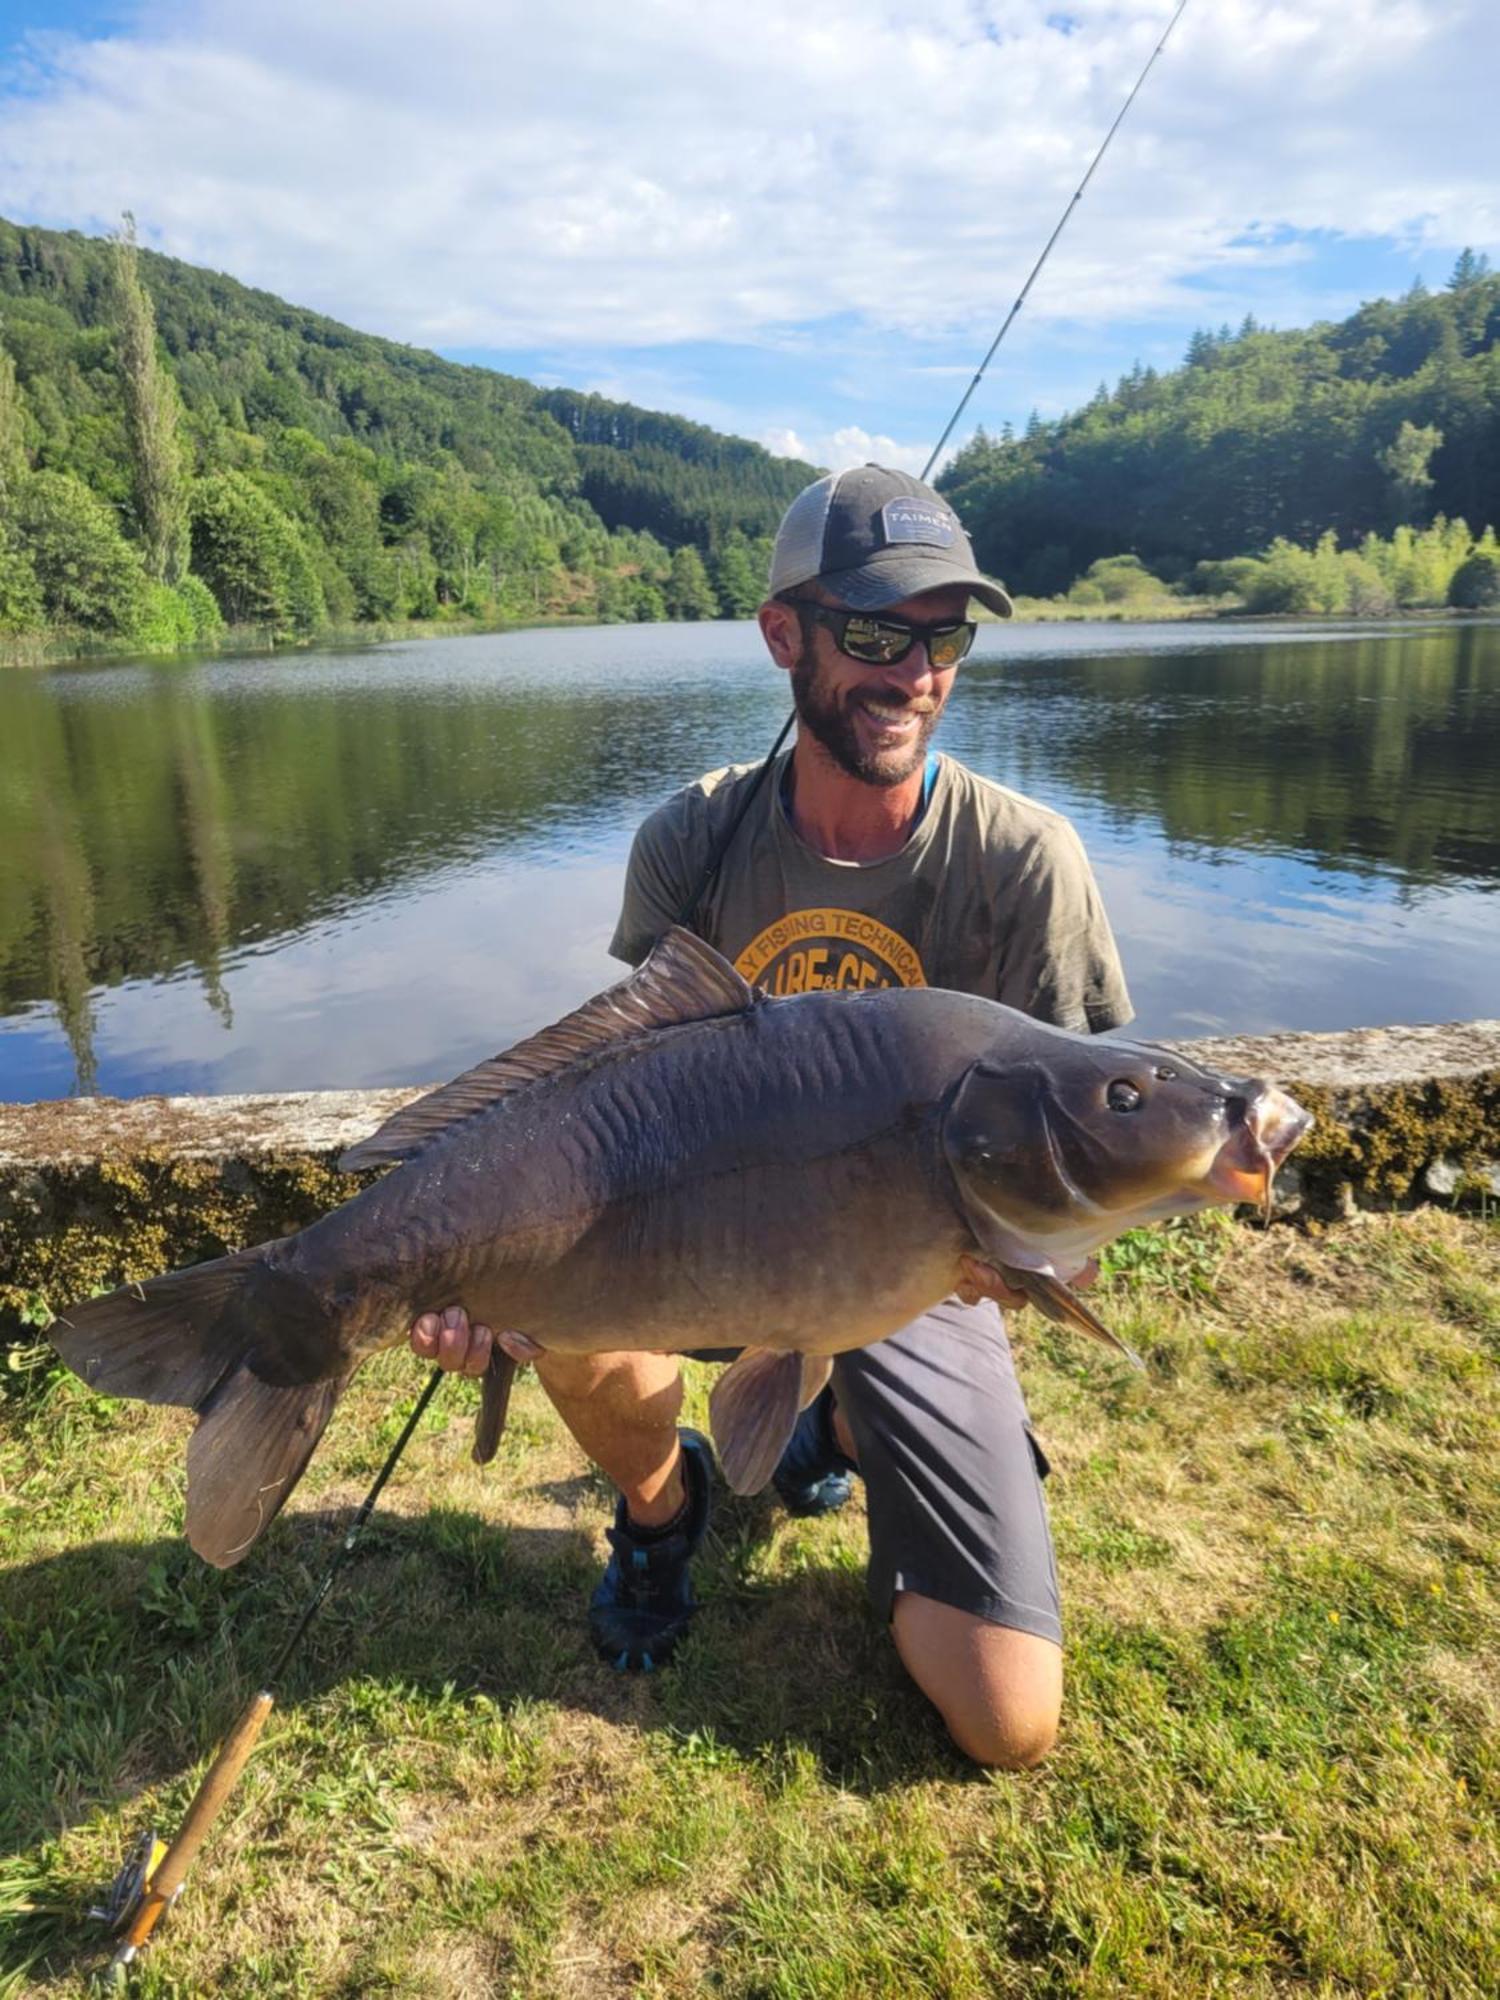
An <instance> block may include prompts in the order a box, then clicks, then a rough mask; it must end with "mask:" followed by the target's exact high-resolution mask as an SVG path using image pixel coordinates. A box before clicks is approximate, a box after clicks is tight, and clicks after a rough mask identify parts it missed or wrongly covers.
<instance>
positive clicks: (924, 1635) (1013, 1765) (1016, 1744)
mask: <svg viewBox="0 0 1500 2000" xmlns="http://www.w3.org/2000/svg"><path fill="white" fill-rule="evenodd" d="M892 1631H893V1634H894V1637H895V1641H896V1649H897V1651H898V1652H899V1653H900V1655H901V1659H902V1663H903V1664H904V1666H905V1667H906V1670H907V1672H908V1673H909V1674H910V1675H911V1677H912V1679H913V1680H914V1681H915V1682H916V1683H917V1686H918V1687H919V1688H921V1690H922V1692H923V1693H924V1694H925V1695H926V1696H927V1698H928V1700H929V1701H930V1702H931V1703H932V1704H933V1706H934V1707H935V1708H936V1709H937V1711H938V1713H939V1714H940V1715H941V1716H942V1718H943V1721H944V1723H945V1724H946V1726H947V1730H948V1734H949V1735H950V1736H951V1737H952V1738H953V1741H954V1742H955V1743H956V1744H957V1746H958V1748H959V1749H960V1750H962V1751H963V1753H964V1755H965V1756H966V1757H972V1758H973V1759H974V1761H975V1763H976V1764H984V1765H986V1766H989V1767H991V1768H993V1769H996V1770H1004V1771H1024V1770H1030V1769H1031V1768H1032V1766H1034V1765H1036V1764H1040V1763H1041V1761H1042V1759H1043V1758H1044V1757H1045V1756H1046V1755H1047V1752H1048V1751H1049V1750H1050V1749H1051V1748H1052V1746H1053V1744H1054V1743H1055V1742H1056V1740H1057V1725H1058V1719H1059V1717H1060V1715H1061V1712H1062V1651H1061V1648H1060V1647H1058V1646H1055V1645H1054V1644H1053V1643H1052V1641H1051V1640H1050V1639H1043V1638H1040V1637H1039V1636H1038V1635H1037V1634H1036V1633H1034V1632H1019V1631H1015V1630H1013V1629H1012V1628H1011V1627H1009V1626H1005V1625H994V1624H991V1623H990V1621H989V1620H988V1619H984V1618H980V1617H977V1616H976V1615H975V1614H974V1613H973V1612H969V1611H960V1610H958V1609H957V1608H956V1607H955V1606H953V1605H951V1604H942V1603H939V1602H938V1600H937V1599H936V1598H931V1597H923V1596H921V1595H919V1594H918V1593H917V1592H915V1591H901V1592H899V1593H898V1595H897V1598H896V1605H895V1612H894V1615H893V1618H892Z"/></svg>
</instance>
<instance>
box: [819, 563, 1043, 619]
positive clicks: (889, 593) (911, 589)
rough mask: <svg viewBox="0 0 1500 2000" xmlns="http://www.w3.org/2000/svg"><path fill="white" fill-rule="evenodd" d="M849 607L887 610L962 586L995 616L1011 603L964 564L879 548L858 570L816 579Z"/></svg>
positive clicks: (1001, 615) (1009, 609)
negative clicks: (926, 592) (928, 593)
mask: <svg viewBox="0 0 1500 2000" xmlns="http://www.w3.org/2000/svg"><path fill="white" fill-rule="evenodd" d="M818 582H819V583H821V584H822V586H823V588H824V589H825V590H829V591H832V592H833V594H834V595H835V596H836V597H837V598H838V599H839V600H840V602H841V603H844V604H847V605H848V606H849V608H850V609H851V610H852V611H887V610H889V609H890V607H891V605H893V604H899V603H900V602H901V600H902V598H904V597H916V596H918V595H920V593H921V592H922V591H924V590H953V589H955V588H956V589H959V590H967V591H968V593H969V595H970V596H971V597H977V598H978V599H979V601H980V603H981V604H982V605H984V606H985V608H986V609H987V610H989V611H993V612H994V613H995V615H996V616H997V617H999V618H1009V617H1010V615H1011V613H1012V612H1013V611H1014V609H1015V606H1014V605H1013V604H1012V603H1011V601H1010V598H1009V597H1008V596H1007V595H1006V593H1005V592H1004V591H1003V590H1002V589H1001V588H1000V585H999V584H998V583H996V582H994V581H993V580H992V579H991V578H990V577H987V576H981V575H980V574H979V571H978V570H977V569H972V568H970V566H969V565H968V564H967V563H961V562H950V561H948V559H947V558H946V557H944V556H942V555H940V554H938V553H936V552H933V553H928V554H918V553H917V552H916V550H914V549H910V548H905V549H896V548H891V549H882V550H881V551H880V553H879V554H878V555H874V556H871V557H870V559H869V560H868V561H867V562H862V563H861V564H860V565H859V567H858V568H857V569H840V570H825V571H824V573H823V574H822V575H821V576H820V577H819V578H818Z"/></svg>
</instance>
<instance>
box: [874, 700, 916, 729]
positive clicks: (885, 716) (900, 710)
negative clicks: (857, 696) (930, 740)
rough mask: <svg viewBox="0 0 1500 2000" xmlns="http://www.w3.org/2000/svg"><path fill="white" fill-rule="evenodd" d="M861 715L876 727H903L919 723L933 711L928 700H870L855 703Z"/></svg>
mask: <svg viewBox="0 0 1500 2000" xmlns="http://www.w3.org/2000/svg"><path fill="white" fill-rule="evenodd" d="M856 705H857V707H858V710H859V712H860V714H861V715H863V716H865V717H866V718H867V719H868V720H869V721H871V722H873V723H874V724H875V726H876V728H878V729H904V728H905V727H906V726H907V725H908V724H909V723H912V724H915V723H920V722H922V721H923V720H924V718H925V717H927V716H929V715H931V714H932V713H933V706H934V705H933V703H932V702H930V701H902V702H887V701H870V700H868V699H866V700H864V701H861V702H859V703H857V704H856Z"/></svg>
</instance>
